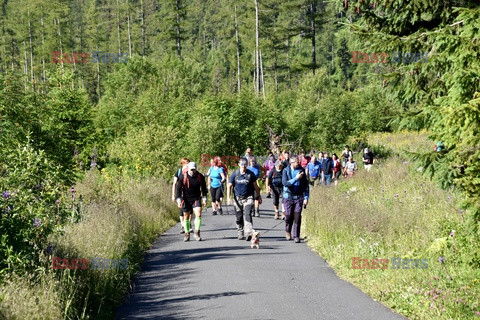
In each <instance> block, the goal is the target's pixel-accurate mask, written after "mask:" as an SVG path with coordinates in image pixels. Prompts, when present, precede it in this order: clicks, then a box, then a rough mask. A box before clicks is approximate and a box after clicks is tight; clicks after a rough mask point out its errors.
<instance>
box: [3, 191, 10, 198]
mask: <svg viewBox="0 0 480 320" xmlns="http://www.w3.org/2000/svg"><path fill="white" fill-rule="evenodd" d="M2 197H3V199H8V198H10V192H8V191H3V192H2Z"/></svg>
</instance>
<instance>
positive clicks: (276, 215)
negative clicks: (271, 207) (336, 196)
mask: <svg viewBox="0 0 480 320" xmlns="http://www.w3.org/2000/svg"><path fill="white" fill-rule="evenodd" d="M273 218H274V219H275V220H278V219H280V218H279V216H278V212H275V216H274V217H273Z"/></svg>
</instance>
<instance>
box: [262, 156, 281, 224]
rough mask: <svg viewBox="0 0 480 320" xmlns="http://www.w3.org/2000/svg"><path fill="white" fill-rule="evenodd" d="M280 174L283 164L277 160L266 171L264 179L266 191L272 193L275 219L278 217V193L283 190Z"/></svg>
mask: <svg viewBox="0 0 480 320" xmlns="http://www.w3.org/2000/svg"><path fill="white" fill-rule="evenodd" d="M282 175H283V165H282V162H281V161H279V160H277V162H275V167H274V168H273V169H272V170H270V172H269V173H268V176H267V181H266V185H267V191H268V192H271V194H272V195H273V207H274V209H275V216H274V219H276V220H278V219H279V214H278V205H279V204H280V194H281V193H282V190H283V183H282Z"/></svg>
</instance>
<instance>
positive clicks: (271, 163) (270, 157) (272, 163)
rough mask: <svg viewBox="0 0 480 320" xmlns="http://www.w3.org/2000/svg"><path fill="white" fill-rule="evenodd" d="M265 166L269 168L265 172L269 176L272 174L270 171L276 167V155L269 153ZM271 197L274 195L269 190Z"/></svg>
mask: <svg viewBox="0 0 480 320" xmlns="http://www.w3.org/2000/svg"><path fill="white" fill-rule="evenodd" d="M263 167H264V168H265V169H266V170H267V172H266V173H265V177H268V175H269V174H270V171H272V169H273V168H275V156H274V155H273V153H271V152H270V153H269V154H268V158H267V160H266V161H265V162H264V163H263ZM267 189H268V188H267ZM271 197H272V194H271V193H270V192H268V194H267V198H271Z"/></svg>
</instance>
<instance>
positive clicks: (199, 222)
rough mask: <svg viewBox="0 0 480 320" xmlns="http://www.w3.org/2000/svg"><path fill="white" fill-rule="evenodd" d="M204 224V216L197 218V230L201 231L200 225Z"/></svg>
mask: <svg viewBox="0 0 480 320" xmlns="http://www.w3.org/2000/svg"><path fill="white" fill-rule="evenodd" d="M201 225H202V218H200V217H198V218H195V230H197V231H200V226H201Z"/></svg>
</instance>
